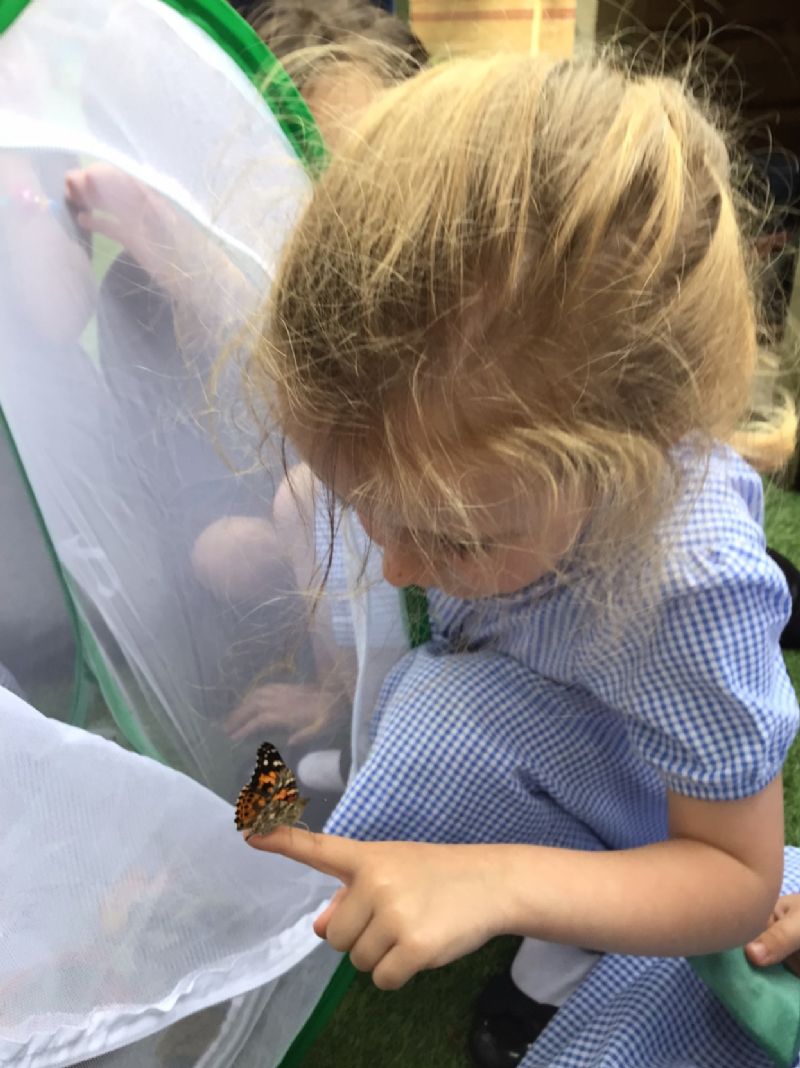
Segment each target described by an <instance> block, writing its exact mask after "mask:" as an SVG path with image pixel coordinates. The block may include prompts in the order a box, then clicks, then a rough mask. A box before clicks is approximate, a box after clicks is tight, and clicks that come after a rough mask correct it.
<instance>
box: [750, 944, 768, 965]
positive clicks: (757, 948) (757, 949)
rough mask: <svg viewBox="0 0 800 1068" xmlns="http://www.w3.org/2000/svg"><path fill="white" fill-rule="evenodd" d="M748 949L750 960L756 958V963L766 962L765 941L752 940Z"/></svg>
mask: <svg viewBox="0 0 800 1068" xmlns="http://www.w3.org/2000/svg"><path fill="white" fill-rule="evenodd" d="M747 949H748V956H749V957H750V960H754V961H755V962H756V964H764V963H766V960H767V947H766V946H765V945H764V943H763V942H751V943H750V945H749V946H748V947H747Z"/></svg>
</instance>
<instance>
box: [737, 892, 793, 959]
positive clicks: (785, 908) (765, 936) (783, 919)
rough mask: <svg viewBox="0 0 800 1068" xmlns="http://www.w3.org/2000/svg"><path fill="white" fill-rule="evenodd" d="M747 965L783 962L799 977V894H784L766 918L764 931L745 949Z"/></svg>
mask: <svg viewBox="0 0 800 1068" xmlns="http://www.w3.org/2000/svg"><path fill="white" fill-rule="evenodd" d="M745 953H746V954H747V958H748V960H749V961H750V963H751V964H757V965H761V966H762V967H764V966H766V965H767V964H779V963H780V962H781V961H783V963H784V964H786V966H787V968H790V969H791V970H792V971H793V972H794V973H795V975H799V976H800V894H787V896H786V897H782V898H779V899H778V903H777V905H776V906H775V909H774V911H773V913H772V915H771V916H770V918H769V923H768V925H767V929H766V931H764V932H763V933H762V934H760V935H759V936H758V938H755V939H753V941H752V942H749V943H748V944H747V946H745Z"/></svg>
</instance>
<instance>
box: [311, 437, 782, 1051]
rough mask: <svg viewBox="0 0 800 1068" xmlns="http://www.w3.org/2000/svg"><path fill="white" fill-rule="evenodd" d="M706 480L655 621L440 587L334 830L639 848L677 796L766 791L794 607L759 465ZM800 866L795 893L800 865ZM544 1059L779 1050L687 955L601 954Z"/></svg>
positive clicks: (556, 1024) (534, 595) (721, 461)
mask: <svg viewBox="0 0 800 1068" xmlns="http://www.w3.org/2000/svg"><path fill="white" fill-rule="evenodd" d="M684 462H686V463H689V462H690V461H687V460H684ZM690 476H691V477H690V478H689V482H690V483H691V482H692V481H694V488H690V489H689V490H688V491H687V493H688V494H689V496H687V498H686V500H685V501H684V502H683V505H682V506H681V507H676V509H675V513H674V518H673V519H672V520H670V522H669V523H667V524H665V526H664V529H663V535H664V537H666V538H668V539H669V545H670V553H669V560H668V563H667V565H666V566H665V568H664V572H663V576H662V577H661V579H660V580H659V588H658V589H659V596H658V604H657V607H655V608H651V610H650V612H649V613H648V619H649V623H647V624H643V623H642V620H641V619H639V618H637V614H636V612H635V611H632V612H631V613H630V619H631V623H630V625H629V626H625V625H623V627H622V631H621V632H620V630H619V627H617V628H607V627H604V626H603V618H602V610H601V609H600V608H599V607H598V605H597V602H596V600H592V599H589V598H585V597H582V590H581V587H580V585H579V584H576V583H574V582H572V583H569V584H564V583H562V582H559V581H558V580H557V579H556V578H555V577H552V576H548V577H546V578H545V579H543V580H541V581H540V582H538V583H536V584H535V585H533V586H532V587H529V588H528V589H526V590H523V591H520V592H519V593H516V594H512V595H510V596H507V597H498V598H492V599H483V600H479V601H477V600H476V601H468V600H459V599H457V598H453V597H448V596H446V595H444V594H441V593H439V592H436V591H430V592H429V607H430V612H431V624H432V636H431V640H430V641H429V642H428V643H427V644H426V645H424V646H422V647H421V648H419V649H416V650H414V651H413V652H412V653H410V654H409V655H408V656H406V657H405V658H404V659H403V660H402V661H401V662H400V663H399V664H398V665H397V667H396V668H395V669H394V671H393V672H392V673H391V674H390V676H389V677H388V679H387V680H386V683H385V685H384V688H383V691H382V693H381V697H380V699H379V702H378V706H377V709H376V712H375V716H374V719H373V724H372V732H373V743H372V748H371V750H370V753H369V756H368V759H367V761H366V763H365V764H364V766H363V767H362V768H361V770H360V771H359V773H358V774H357V776H356V777H355V779H354V780H353V781H352V783H351V784H350V786H349V787H348V789H347V791H346V793H345V795H344V796H343V798H342V800H341V802H340V803H339V805H338V806H337V808H336V810H335V811H334V813H333V815H332V816H331V819H330V821H329V823H328V826H327V830H328V831H329V832H330V833H333V834H342V835H347V836H350V837H353V838H360V839H414V840H417V841H435V842H529V843H537V844H542V845H550V846H560V847H564V848H571V849H586V850H599V849H624V848H630V847H635V846H640V845H644V844H647V843H650V842H656V841H661V840H663V839H664V838H666V837H667V823H666V811H667V810H666V791H667V790H668V789H669V790H672V791H674V792H676V793H679V794H683V795H686V796H689V797H696V798H702V799H706V800H712V801H713V800H718V801H723V800H733V799H736V798H742V797H746V796H749V795H751V794H754V793H756V792H758V791H759V790H761V789H763V788H764V787H765V786H766V785H767V784H768V783H769V782H770V781H771V780H772V779H773V778H774V777H775V775H777V774H778V772H779V771H780V768H781V764H782V762H783V760H784V757H785V755H786V751H787V749H788V747H789V744H790V743H791V740H792V738H793V736H794V733H795V731H796V729H797V725H798V710H797V704H796V700H795V696H794V692H793V690H792V687H791V684H790V682H789V679H788V676H787V674H786V671H785V668H784V665H783V660H782V657H781V654H780V649H779V645H778V639H779V636H780V633H781V630H782V629H783V627H784V625H785V623H786V620H787V619H788V616H789V612H790V609H791V602H790V598H789V594H788V591H787V588H786V584H785V581H784V579H783V576H782V574H781V572H780V571H779V569H778V568H777V567H776V566H775V565H774V564H773V563H772V561H771V560H770V559H769V557H768V556H767V555H766V553H765V551H764V535H763V531H762V512H763V499H762V488H761V482H760V479H759V478H758V476H757V475H756V474H755V473H754V472H753V471H752V470H751V469H750V468H749V467H748V466H747V465H746V464H745V463H744V462H743V461H741V460H740V459H739V458H738V457H737V456H736V455H735V454H733V453H732V452H731V451H730V450H727V449H724V448H719V449H718V450H717V451H716V452H715V453H714V455H713V456H712V458H711V460H710V463H709V465H708V467H707V469H705V468H704V473H703V474H701V473H700V472H699V470H698V471H695V472H693V471H692V470H691V469H690ZM695 476H696V477H695ZM701 479H702V482H701ZM633 607H634V609H635V607H636V606H633ZM623 615H624V614H623ZM788 873H789V878H790V885H791V886H798V887H800V878H799V877H800V866H798V865H796V864H795V863H794V862H792V864H791V865H790V866H789V868H788ZM720 1014H722V1015H721V1016H720ZM720 1021H722V1022H720ZM712 1023H713V1024H714V1026H712ZM545 1064H546V1065H558V1066H563V1068H583V1066H584V1065H586V1066H588V1065H591V1066H593V1068H598V1066H602V1068H639V1066H641V1068H656V1066H664V1068H667V1066H669V1068H679V1066H680V1068H688V1066H690V1065H691V1066H697V1068H706V1066H708V1068H711V1066H713V1068H731V1066H733V1065H736V1066H737V1068H750V1066H752V1068H756V1066H758V1068H765V1066H766V1065H767V1064H768V1061H767V1060H766V1057H765V1056H764V1055H762V1054H761V1053H759V1052H758V1050H757V1049H756V1048H755V1047H754V1045H753V1044H752V1043H751V1042H750V1040H749V1039H748V1038H747V1037H746V1036H745V1035H744V1034H743V1033H742V1032H741V1031H739V1029H738V1028H737V1027H736V1025H735V1024H734V1023H733V1021H732V1020H731V1019H730V1018H729V1017H728V1016H727V1015H726V1014H725V1013H724V1010H722V1009H721V1008H720V1007H719V1006H718V1005H717V1003H716V1002H715V1000H714V999H713V997H712V995H711V994H710V993H708V992H707V991H706V990H705V988H704V987H703V986H702V984H701V983H700V982H699V980H697V979H696V977H695V976H694V974H693V973H692V972H691V970H690V968H689V966H688V964H686V962H685V961H682V960H674V959H661V958H657V959H655V960H653V959H650V958H634V957H621V956H614V955H606V956H605V957H603V958H601V960H600V961H599V963H598V964H597V965H596V966H595V967H594V968H593V970H592V972H591V973H590V974H589V976H588V977H587V979H586V980H585V981H584V983H583V984H582V985H581V987H579V989H578V990H577V991H576V992H575V994H573V995H572V997H571V998H570V999H569V1001H568V1002H567V1003H566V1005H565V1006H564V1007H563V1008H562V1009H561V1010H560V1011H559V1013H558V1014H557V1015H556V1017H555V1019H554V1021H553V1023H552V1024H551V1025H550V1026H549V1027H548V1028H547V1030H546V1031H545V1032H544V1033H543V1035H542V1036H541V1038H540V1039H539V1040H538V1041H537V1042H536V1043H535V1044H534V1046H533V1047H532V1048H531V1050H530V1051H529V1053H528V1055H527V1057H526V1058H525V1061H524V1065H525V1068H533V1066H534V1065H536V1066H539V1065H545Z"/></svg>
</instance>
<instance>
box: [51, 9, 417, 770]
mask: <svg viewBox="0 0 800 1068" xmlns="http://www.w3.org/2000/svg"><path fill="white" fill-rule="evenodd" d="M236 6H237V7H238V8H239V10H240V12H241V14H242V15H243V16H244V17H245V18H246V19H247V21H248V22H249V23H250V24H251V25H252V26H253V28H254V29H255V30H256V32H257V33H258V34H259V36H260V37H261V38H262V39H263V40H264V41H265V43H266V44H267V45H268V46H269V47H270V49H271V50H272V51H273V53H274V54H275V55H277V56H278V57H279V58H280V59H281V61H282V64H283V65H284V67H285V68H286V70H287V71H288V73H289V74H290V75H291V77H292V79H293V80H294V82H295V84H296V85H297V86H298V88H299V89H300V90H301V92H302V93H303V95H304V97H305V99H306V101H307V103H308V105H309V108H310V110H311V111H312V113H313V115H314V118H315V120H316V122H317V124H318V126H319V128H320V131H321V133H322V135H323V139H324V141H325V142H326V144H327V145H328V146H329V147H335V146H336V144H337V143H338V140H339V139H340V137H341V136H342V134H343V133H344V132H345V131H346V130H347V129H348V128H349V127H350V126H351V125H352V123H353V122H354V121H355V119H356V117H357V116H358V114H359V112H360V111H361V110H362V109H363V107H364V106H366V104H367V103H369V101H370V100H371V99H373V98H374V97H375V96H376V94H378V93H379V92H380V91H381V90H382V89H384V88H386V87H387V86H389V85H392V84H395V83H397V82H399V81H401V80H403V79H405V78H407V77H410V76H411V75H413V74H414V73H416V72H418V71H419V69H420V67H421V66H422V65H424V63H425V62H426V60H427V56H426V53H425V50H424V48H423V46H422V45H421V44H420V42H419V41H418V40H417V38H416V37H415V36H414V35H413V33H411V31H410V30H409V29H408V27H407V26H405V25H404V24H403V23H402V22H400V21H399V20H397V19H394V18H392V17H391V16H389V15H387V14H386V13H385V12H383V11H380V10H378V9H376V8H374V7H373V6H372V5H371V4H370V3H369V2H368V0H319V2H315V3H313V4H308V3H303V2H298V0H278V2H275V3H255V4H252V3H251V4H238V5H236ZM67 190H68V196H69V199H70V200H71V201H72V203H73V204H74V205H75V206H76V207H77V208H78V210H79V214H78V220H79V222H80V223H81V225H83V226H84V227H85V228H86V229H87V230H93V231H98V232H101V233H104V234H105V235H106V236H108V237H110V238H112V239H113V240H115V241H117V242H119V243H120V244H121V245H122V246H123V247H124V248H125V250H126V254H127V255H124V256H122V257H120V259H119V260H118V261H117V263H116V264H115V265H114V267H113V268H112V270H111V271H110V272H109V275H108V277H107V279H106V281H105V282H104V286H105V288H106V289H109V288H111V287H113V288H114V289H115V290H116V291H117V292H121V293H124V294H125V299H124V300H118V301H117V302H116V303H117V304H118V305H120V306H123V307H124V308H125V309H126V312H127V314H128V315H129V316H130V317H131V318H132V319H133V320H134V321H135V323H136V324H142V326H141V332H142V335H143V336H142V344H141V349H142V352H141V359H142V360H144V359H145V358H146V354H147V351H148V349H152V350H153V351H160V350H163V349H166V348H168V347H169V342H164V344H162V345H161V346H160V347H159V346H157V345H155V344H154V342H153V337H154V334H155V333H156V332H157V329H158V331H160V332H165V333H167V334H171V332H172V329H173V323H172V317H173V314H175V315H177V316H180V318H181V320H182V321H184V320H187V319H189V320H190V321H192V322H193V321H196V320H198V319H199V321H200V322H201V323H202V324H203V327H204V329H205V328H206V324H207V315H208V309H207V307H205V306H203V307H197V306H196V301H197V297H198V295H202V293H203V292H204V290H203V289H202V287H199V286H198V284H197V277H198V266H202V268H203V271H204V273H205V274H206V275H207V276H208V278H209V281H210V282H213V284H214V285H215V286H224V287H225V288H226V289H227V291H228V304H230V305H231V306H233V307H234V308H235V306H236V303H237V301H236V293H237V292H238V291H239V287H240V286H241V285H243V284H246V283H245V282H244V279H241V278H239V277H234V270H233V267H232V265H231V264H227V263H224V262H221V260H220V256H219V255H218V254H217V255H216V259H215V260H213V262H214V263H215V267H214V269H213V270H212V269H211V268H210V267H209V262H212V261H211V259H210V258H211V257H212V256H214V255H215V251H216V250H214V249H211V248H210V247H208V245H209V244H210V243H208V242H206V243H205V245H202V246H199V245H198V239H197V233H196V231H195V229H194V228H187V227H186V226H185V224H183V223H182V220H181V219H180V218H179V217H178V215H177V213H176V212H175V211H174V210H172V209H171V207H170V206H169V205H168V204H166V203H165V202H164V200H163V199H162V198H161V197H159V196H157V195H156V194H154V193H153V192H152V191H151V190H149V189H148V188H147V187H145V186H144V185H142V184H141V183H139V182H137V181H135V180H134V179H132V178H131V177H130V176H129V175H127V174H125V173H123V172H121V171H119V170H117V169H116V168H113V167H111V166H109V165H106V164H94V165H91V166H89V167H86V168H83V169H81V170H76V171H73V172H71V173H70V174H69V175H68V178H67ZM218 261H220V262H218ZM185 281H186V282H188V285H185V284H184V282H185ZM153 283H155V285H154V284H153ZM134 298H136V299H134ZM187 301H188V302H189V303H188V306H187ZM248 302H249V294H245V295H244V297H243V299H242V301H241V302H240V303H241V304H242V305H245V306H246V305H247V303H248ZM209 303H210V304H212V305H217V304H219V300H218V299H215V300H212V301H211V302H209ZM145 305H146V307H145ZM112 326H113V324H112ZM177 333H178V334H179V336H181V337H183V335H185V334H186V333H187V331H186V329H185V328H184V327H183V325H182V327H181V329H179V330H178V331H177ZM113 335H114V330H113V329H106V330H105V331H103V337H104V338H107V341H108V343H107V345H106V349H108V350H110V349H111V348H112V347H113ZM209 340H213V338H209ZM171 347H172V351H173V353H174V356H175V360H174V362H175V364H176V369H174V370H173V372H172V377H173V378H174V379H175V380H176V381H181V380H182V379H185V378H186V377H187V376H186V375H185V374H184V373H183V370H182V368H183V364H184V361H185V359H186V353H184V352H182V351H180V350H181V346H180V345H178V346H177V347H176V344H175V342H174V341H172V342H171ZM122 370H123V372H124V370H125V369H124V368H123V369H122ZM155 372H158V373H155ZM168 377H169V376H168V375H167V373H166V368H164V367H160V368H154V374H153V376H152V380H153V382H154V383H156V385H157V388H158V391H159V394H160V403H161V404H162V405H163V406H164V407H168V406H169V405H172V406H173V407H174V406H175V402H174V401H173V400H172V398H171V397H167V402H166V404H164V399H163V394H164V383H165V381H166V380H167V379H168ZM194 377H196V376H194ZM184 404H185V401H184ZM184 451H185V450H184ZM187 455H188V453H187ZM196 466H197V465H196V464H195V467H196ZM231 479H232V475H230V474H228V477H227V478H220V479H218V482H220V483H226V484H230V482H231ZM240 496H241V497H242V498H243V504H245V505H247V503H248V501H247V499H246V494H245V492H244V491H242V492H241V493H240ZM205 497H206V499H204V500H202V501H200V502H199V503H198V506H197V508H196V509H195V510H196V512H197V516H198V517H199V516H205V520H204V521H199V519H198V518H197V517H192V516H188V517H183V519H182V522H183V525H184V526H189V527H190V528H193V529H194V534H193V536H192V539H191V540H192V541H193V542H194V544H193V545H192V546H191V552H190V555H191V565H192V568H193V571H194V575H195V576H196V578H197V579H198V580H199V581H200V583H201V584H202V585H203V586H205V587H206V588H207V589H208V590H209V591H211V593H212V594H213V595H214V596H215V597H216V598H217V599H218V600H219V601H220V602H222V603H223V604H224V605H233V606H237V605H238V606H249V607H251V608H252V607H254V606H257V605H259V604H260V603H261V602H262V601H263V600H264V599H266V598H267V597H268V596H269V595H270V594H271V593H273V592H274V587H275V582H276V578H275V574H276V564H281V563H283V562H284V558H286V557H288V561H286V562H288V563H289V565H290V566H291V568H292V571H293V573H294V578H295V581H296V582H297V585H298V588H300V589H307V588H309V587H310V586H311V585H312V584H313V576H314V575H315V572H316V569H317V564H316V559H315V558H316V556H317V547H315V544H314V542H315V534H314V524H313V500H312V498H313V489H312V484H311V481H310V479H308V478H306V477H304V475H303V473H302V472H297V474H296V477H295V479H294V489H290V488H289V486H288V484H284V485H282V486H281V487H279V489H278V491H277V493H276V494H275V498H274V501H273V504H272V512H271V515H270V516H269V517H267V516H265V515H264V514H263V509H261V510H260V509H259V508H258V507H257V505H258V501H257V498H256V495H253V501H254V503H255V506H251V507H249V509H248V511H247V514H238V515H236V514H234V515H231V514H225V512H224V510H223V509H222V508H220V507H219V505H218V504H217V503H216V501H215V499H214V498H213V496H212V494H211V493H210V492H209V493H206V494H205ZM242 511H243V513H244V508H243V509H242ZM214 516H217V517H218V518H213V517H214ZM209 520H211V521H209ZM178 540H179V541H180V548H181V549H182V550H183V547H184V545H185V538H184V537H183V536H181V537H180V538H179V539H178ZM317 540H318V539H317ZM185 555H186V556H187V562H188V556H189V553H185ZM282 581H283V582H285V581H286V580H285V578H284V579H283V580H282ZM341 607H342V610H343V611H345V612H347V608H346V606H345V605H343V604H342V606H341ZM333 614H334V616H335V614H336V607H335V606H334V608H333ZM336 630H337V621H336V619H335V618H331V615H330V612H329V609H328V607H327V606H322V607H321V609H320V611H319V612H318V615H317V619H316V621H315V628H314V644H315V650H314V652H315V660H316V673H317V676H318V677H319V678H321V679H325V680H326V682H325V686H324V688H321V687H320V686H319V685H317V684H316V683H313V682H311V683H306V684H302V685H295V684H284V683H269V684H258V685H255V686H254V687H253V688H252V689H251V690H250V692H249V693H248V694H247V695H246V696H245V697H244V699H243V700H242V701H241V703H240V704H239V705H238V706H237V707H236V708H234V709H233V710H232V711H231V714H230V716H229V717H228V720H227V723H226V727H227V729H228V731H229V733H230V735H231V737H232V739H233V740H234V741H240V740H242V739H246V738H247V737H249V736H250V735H252V734H254V733H260V732H262V731H272V732H275V731H277V732H278V738H280V737H281V736H284V737H288V740H289V741H290V742H300V741H302V740H304V739H308V738H309V737H311V736H313V735H315V734H316V735H319V736H320V737H321V738H323V740H324V741H325V742H327V743H332V741H333V738H334V736H335V735H337V734H340V733H341V732H342V730H343V729H345V728H344V724H346V722H347V712H349V702H350V701H351V699H352V692H351V689H352V675H353V671H352V661H353V657H354V653H353V650H352V649H349V648H342V647H341V641H339V642H337V640H336V637H335V631H336ZM335 710H338V711H339V712H341V713H342V715H341V716H338V717H337V716H335V715H334V711H335ZM347 748H348V747H347V746H337V747H334V748H332V749H330V750H326V751H325V752H324V753H322V754H320V758H319V760H312V759H311V758H310V757H308V758H306V760H305V762H304V768H303V769H302V770H303V771H304V772H305V773H306V782H307V784H308V780H309V777H310V778H313V779H315V782H313V783H311V785H320V786H323V785H324V786H326V787H330V786H333V785H343V778H342V774H341V771H342V769H341V768H340V758H341V759H342V760H345V759H346V750H347ZM320 760H321V761H322V767H323V768H324V773H323V780H320V779H319V772H314V771H312V770H309V769H310V767H311V764H312V763H313V764H317V765H318V764H319V763H320Z"/></svg>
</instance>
